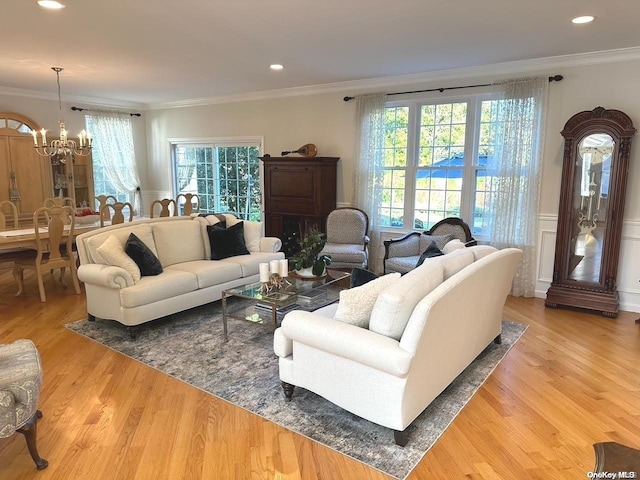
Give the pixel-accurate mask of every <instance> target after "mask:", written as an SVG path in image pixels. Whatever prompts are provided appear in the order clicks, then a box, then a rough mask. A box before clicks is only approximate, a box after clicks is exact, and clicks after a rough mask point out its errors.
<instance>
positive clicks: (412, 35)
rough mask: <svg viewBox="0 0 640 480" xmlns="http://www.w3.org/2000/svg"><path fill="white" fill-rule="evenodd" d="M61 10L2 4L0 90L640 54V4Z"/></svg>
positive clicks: (151, 97) (266, 87) (224, 0)
mask: <svg viewBox="0 0 640 480" xmlns="http://www.w3.org/2000/svg"><path fill="white" fill-rule="evenodd" d="M62 1H63V3H65V4H66V8H64V9H62V10H59V11H51V10H45V9H42V8H40V7H38V6H37V4H36V3H35V0H2V8H1V9H0V32H2V49H0V92H1V91H3V89H4V91H5V93H6V91H12V90H13V89H18V90H21V91H22V90H24V91H37V92H45V93H48V94H56V92H57V87H56V79H55V73H54V72H53V71H51V70H50V67H52V66H61V67H63V68H64V69H65V70H64V71H63V72H62V73H61V74H60V75H61V76H60V81H61V89H62V96H63V99H64V97H65V95H68V96H71V95H73V97H74V98H78V97H85V98H88V99H101V100H102V101H104V102H107V103H108V102H113V103H114V104H115V103H116V102H124V103H128V104H132V105H134V104H136V105H141V106H144V105H153V104H156V105H157V104H162V103H169V102H179V101H186V100H195V99H207V98H214V97H224V96H231V95H239V94H248V93H253V92H264V91H273V90H281V89H290V88H293V87H309V86H317V85H325V84H334V83H337V82H354V81H358V80H363V79H372V78H377V77H387V76H392V75H405V74H415V73H422V72H434V71H441V70H446V69H452V68H458V67H472V66H477V65H487V64H495V63H503V62H513V61H520V60H528V59H535V58H544V57H553V56H559V55H569V54H577V53H583V52H595V51H604V50H611V49H620V48H626V47H637V46H640V29H639V28H638V27H637V22H638V18H640V2H638V0H608V1H606V2H603V1H602V0H561V1H558V0H536V1H529V2H525V1H514V0H484V1H482V2H480V1H478V0H347V1H344V0H341V1H337V0H324V1H318V0H313V1H312V0H219V1H216V0H182V1H179V2H178V1H175V0H106V1H103V2H102V3H99V2H98V1H95V0H94V1H89V0H62ZM585 14H590V15H595V16H596V20H595V22H593V23H592V24H587V25H573V24H571V22H570V20H571V18H573V17H575V16H578V15H585ZM272 63H281V64H283V65H284V67H285V68H284V70H282V71H279V72H276V71H271V70H270V69H269V65H270V64H272Z"/></svg>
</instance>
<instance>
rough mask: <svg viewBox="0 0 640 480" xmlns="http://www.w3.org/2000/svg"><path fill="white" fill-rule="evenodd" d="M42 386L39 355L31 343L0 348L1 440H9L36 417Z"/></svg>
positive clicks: (29, 341) (21, 341)
mask: <svg viewBox="0 0 640 480" xmlns="http://www.w3.org/2000/svg"><path fill="white" fill-rule="evenodd" d="M41 384H42V366H41V364H40V355H39V354H38V350H37V349H36V346H35V345H34V344H33V342H32V341H31V340H26V339H22V340H16V341H15V342H13V343H11V344H8V345H0V438H5V437H10V436H11V435H13V434H14V433H15V432H16V430H18V429H19V428H21V427H22V426H23V425H25V424H26V423H27V421H28V420H29V419H30V418H31V417H32V416H33V414H34V413H35V411H36V408H37V405H38V397H39V395H40V386H41Z"/></svg>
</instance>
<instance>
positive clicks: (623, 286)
mask: <svg viewBox="0 0 640 480" xmlns="http://www.w3.org/2000/svg"><path fill="white" fill-rule="evenodd" d="M557 224H558V216H557V215H539V216H538V257H537V258H538V278H537V279H536V293H535V295H536V297H539V298H546V296H547V290H548V289H549V286H550V285H551V280H552V279H553V262H554V257H555V246H556V228H557ZM639 264H640V221H637V220H628V221H624V223H623V226H622V243H621V244H620V259H619V263H618V279H617V283H618V293H619V294H620V309H621V310H625V311H628V312H640V268H639V267H638V265H639Z"/></svg>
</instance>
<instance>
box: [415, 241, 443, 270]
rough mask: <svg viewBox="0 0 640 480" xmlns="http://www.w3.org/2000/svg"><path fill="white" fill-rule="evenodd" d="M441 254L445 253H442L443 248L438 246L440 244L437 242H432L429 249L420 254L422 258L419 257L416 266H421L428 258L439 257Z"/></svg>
mask: <svg viewBox="0 0 640 480" xmlns="http://www.w3.org/2000/svg"><path fill="white" fill-rule="evenodd" d="M441 255H444V253H442V250H440V249H439V248H438V246H437V245H436V242H431V245H429V246H428V247H427V249H426V250H425V251H424V252H422V254H421V255H420V258H418V261H417V262H416V267H419V266H420V265H422V264H423V263H424V261H425V260H426V259H427V258H433V257H439V256H441Z"/></svg>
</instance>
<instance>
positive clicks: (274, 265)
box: [269, 260, 280, 273]
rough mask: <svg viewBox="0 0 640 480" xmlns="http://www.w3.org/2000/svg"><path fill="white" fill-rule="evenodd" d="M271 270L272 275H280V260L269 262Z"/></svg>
mask: <svg viewBox="0 0 640 480" xmlns="http://www.w3.org/2000/svg"><path fill="white" fill-rule="evenodd" d="M269 270H270V272H271V273H280V263H278V260H271V261H270V262H269Z"/></svg>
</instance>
